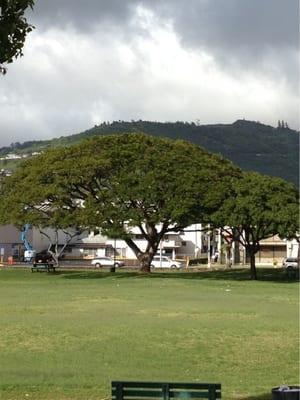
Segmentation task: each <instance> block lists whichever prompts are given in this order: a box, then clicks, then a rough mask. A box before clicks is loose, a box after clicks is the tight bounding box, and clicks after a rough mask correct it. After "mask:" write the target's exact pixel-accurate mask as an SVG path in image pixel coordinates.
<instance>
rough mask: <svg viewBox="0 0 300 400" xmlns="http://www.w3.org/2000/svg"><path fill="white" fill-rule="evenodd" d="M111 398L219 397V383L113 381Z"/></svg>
mask: <svg viewBox="0 0 300 400" xmlns="http://www.w3.org/2000/svg"><path fill="white" fill-rule="evenodd" d="M111 386H112V388H111V389H112V400H137V399H139V400H143V399H147V400H151V399H155V400H156V399H162V400H171V399H181V400H184V399H207V400H217V399H221V384H219V383H166V382H123V381H113V382H112V383H111Z"/></svg>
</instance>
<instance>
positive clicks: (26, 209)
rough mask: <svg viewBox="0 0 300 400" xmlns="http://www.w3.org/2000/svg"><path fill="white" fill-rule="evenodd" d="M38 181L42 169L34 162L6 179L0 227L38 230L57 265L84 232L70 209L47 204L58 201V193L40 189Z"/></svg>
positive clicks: (47, 187)
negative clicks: (75, 239)
mask: <svg viewBox="0 0 300 400" xmlns="http://www.w3.org/2000/svg"><path fill="white" fill-rule="evenodd" d="M30 161H32V160H30ZM29 171H30V174H29ZM39 179H40V174H39V169H38V168H35V167H34V163H31V162H28V163H24V169H23V168H22V167H19V168H18V169H17V171H16V173H15V174H13V175H12V176H11V177H5V179H3V181H2V184H1V185H0V223H1V224H6V223H12V224H14V225H15V226H17V227H18V228H19V229H22V227H23V226H24V225H25V224H29V225H31V226H32V227H35V228H37V229H38V230H39V231H40V233H41V235H43V236H44V237H46V238H47V240H48V252H49V253H50V254H51V255H52V257H53V259H54V261H55V262H56V264H58V261H59V257H60V256H61V255H62V253H63V252H64V250H65V248H66V246H67V245H68V244H69V243H70V242H71V241H72V240H73V239H74V238H75V237H78V236H79V235H80V234H81V233H82V231H83V230H84V228H82V227H80V226H78V225H76V220H75V222H74V213H72V210H71V209H70V208H68V207H65V206H62V204H61V203H59V202H57V201H54V202H51V201H48V200H47V199H55V197H56V195H57V193H55V189H54V187H52V186H51V185H39V184H38V182H39ZM60 194H61V195H62V192H61V193H60ZM62 236H63V240H62V245H61V240H60V239H61V237H62Z"/></svg>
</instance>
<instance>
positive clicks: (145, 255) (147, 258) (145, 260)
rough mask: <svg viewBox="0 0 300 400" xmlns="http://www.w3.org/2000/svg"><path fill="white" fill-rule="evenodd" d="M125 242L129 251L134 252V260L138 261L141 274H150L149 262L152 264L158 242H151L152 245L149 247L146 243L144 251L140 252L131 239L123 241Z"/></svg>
mask: <svg viewBox="0 0 300 400" xmlns="http://www.w3.org/2000/svg"><path fill="white" fill-rule="evenodd" d="M125 242H126V243H127V245H128V246H129V247H130V248H131V250H132V251H133V252H134V254H135V255H136V258H137V259H138V261H139V263H140V270H141V272H144V273H150V272H151V262H152V259H153V256H154V254H155V253H156V251H157V247H158V243H159V242H154V241H153V243H152V244H151V245H150V243H149V242H148V246H147V249H146V251H141V250H140V249H139V247H138V246H137V245H136V244H135V243H134V241H133V240H132V239H125Z"/></svg>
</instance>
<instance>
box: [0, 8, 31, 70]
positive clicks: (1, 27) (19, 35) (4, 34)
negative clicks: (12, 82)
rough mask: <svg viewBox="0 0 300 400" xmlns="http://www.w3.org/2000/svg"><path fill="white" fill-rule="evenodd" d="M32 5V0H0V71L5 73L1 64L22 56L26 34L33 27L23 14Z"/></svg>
mask: <svg viewBox="0 0 300 400" xmlns="http://www.w3.org/2000/svg"><path fill="white" fill-rule="evenodd" d="M33 5H34V0H0V73H3V74H5V73H6V68H5V67H4V66H3V64H5V63H12V62H13V59H14V58H18V57H21V56H23V46H24V43H25V39H26V36H27V34H28V33H29V32H31V31H32V30H33V28H34V27H33V26H32V25H30V24H29V23H28V22H27V19H26V18H25V16H24V14H25V11H26V10H27V9H28V8H31V9H32V8H33Z"/></svg>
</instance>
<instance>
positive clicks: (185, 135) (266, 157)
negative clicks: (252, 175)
mask: <svg viewBox="0 0 300 400" xmlns="http://www.w3.org/2000/svg"><path fill="white" fill-rule="evenodd" d="M125 132H145V133H147V134H151V135H155V136H165V137H170V138H174V139H185V140H189V141H191V142H193V143H196V144H198V145H200V146H203V147H204V148H206V149H207V150H210V151H212V152H214V153H220V154H222V155H223V156H224V157H226V158H228V159H230V160H232V161H233V162H234V163H236V164H237V165H239V166H240V167H241V168H242V169H244V170H255V171H258V172H261V173H264V174H267V175H271V176H279V177H282V178H284V179H286V180H288V181H291V182H293V183H295V184H296V185H298V181H299V179H298V171H299V135H298V132H296V131H294V130H292V129H289V128H273V127H271V126H268V125H264V124H261V123H259V122H252V121H246V120H238V121H236V122H234V123H233V124H227V125H225V124H216V125H199V124H195V123H186V122H165V123H163V122H149V121H131V122H124V121H114V122H112V123H103V124H101V125H96V126H95V127H94V128H92V129H89V130H86V131H85V132H82V133H79V134H75V135H71V136H62V137H60V138H56V139H52V140H45V141H30V142H24V143H22V144H20V143H14V144H12V145H11V146H10V147H3V148H1V149H0V157H3V156H5V154H8V153H10V152H14V153H23V154H24V153H25V154H28V153H30V152H37V151H43V150H45V149H47V148H49V147H56V146H69V145H72V144H74V143H77V142H79V141H81V140H83V139H85V138H88V137H91V136H97V135H107V134H113V133H125ZM3 167H4V166H3V161H2V164H0V168H3Z"/></svg>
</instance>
